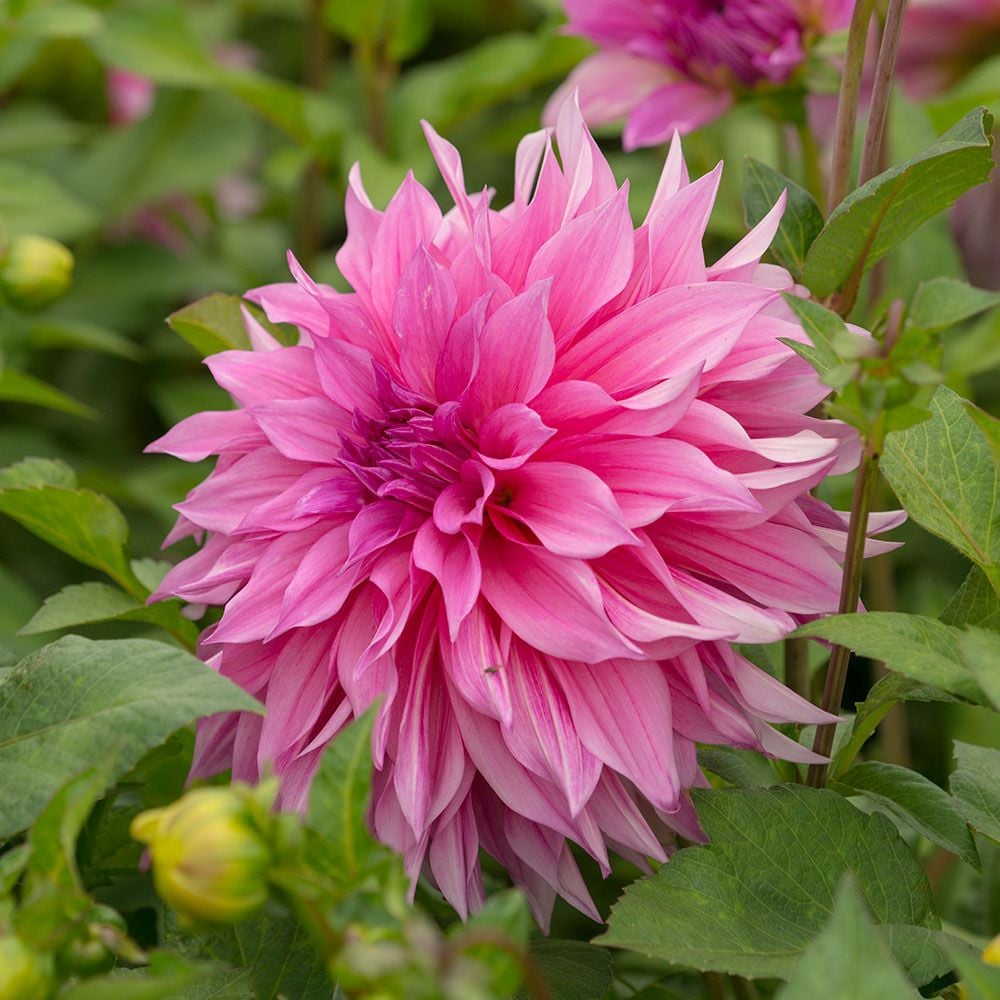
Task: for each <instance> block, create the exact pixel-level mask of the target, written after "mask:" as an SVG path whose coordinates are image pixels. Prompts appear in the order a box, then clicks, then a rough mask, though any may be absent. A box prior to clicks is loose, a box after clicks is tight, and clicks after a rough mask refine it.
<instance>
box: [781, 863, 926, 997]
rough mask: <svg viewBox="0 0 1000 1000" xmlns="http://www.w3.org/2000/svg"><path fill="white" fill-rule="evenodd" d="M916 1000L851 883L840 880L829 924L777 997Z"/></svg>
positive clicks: (850, 881)
mask: <svg viewBox="0 0 1000 1000" xmlns="http://www.w3.org/2000/svg"><path fill="white" fill-rule="evenodd" d="M821 996H829V997H844V998H845V1000H846V998H847V997H850V998H851V1000H915V998H916V996H917V994H916V992H915V990H914V989H913V988H912V987H911V986H910V985H909V983H907V981H906V979H905V977H904V976H903V973H902V971H901V970H900V968H899V966H898V965H896V963H895V961H894V960H893V957H892V955H891V954H890V953H889V951H888V949H887V948H885V947H884V946H883V945H882V943H881V942H880V941H879V939H878V937H877V936H876V934H875V926H874V924H873V923H872V921H871V918H870V917H869V916H868V914H867V912H866V911H865V905H864V903H863V902H862V901H861V898H860V896H859V894H858V890H857V888H856V886H855V885H854V884H853V882H852V880H851V879H850V878H845V879H844V881H843V882H842V883H841V885H840V888H839V889H838V891H837V898H836V902H835V903H834V908H833V913H832V914H831V916H830V920H829V923H827V925H826V926H825V927H824V928H823V930H822V932H821V933H820V934H819V935H818V936H817V938H816V940H815V941H814V942H813V944H812V945H811V946H810V948H809V950H808V951H807V952H806V953H805V954H804V955H803V956H802V958H801V960H800V961H799V963H798V965H797V966H796V967H795V971H794V972H793V973H792V976H791V979H790V980H789V982H788V985H787V986H785V987H784V988H783V989H782V990H781V991H780V992H779V993H778V1000H815V998H816V997H821Z"/></svg>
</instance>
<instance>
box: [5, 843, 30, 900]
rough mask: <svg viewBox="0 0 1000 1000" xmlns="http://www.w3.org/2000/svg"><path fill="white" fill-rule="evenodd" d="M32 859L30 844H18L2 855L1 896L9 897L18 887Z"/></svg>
mask: <svg viewBox="0 0 1000 1000" xmlns="http://www.w3.org/2000/svg"><path fill="white" fill-rule="evenodd" d="M30 857H31V847H30V845H28V844H18V845H17V846H16V847H11V848H10V849H9V850H6V851H4V853H3V854H0V896H7V895H9V894H10V892H11V890H12V889H13V888H14V886H15V885H17V881H18V879H19V878H20V877H21V874H22V873H23V872H24V869H25V868H27V866H28V860H29V858H30Z"/></svg>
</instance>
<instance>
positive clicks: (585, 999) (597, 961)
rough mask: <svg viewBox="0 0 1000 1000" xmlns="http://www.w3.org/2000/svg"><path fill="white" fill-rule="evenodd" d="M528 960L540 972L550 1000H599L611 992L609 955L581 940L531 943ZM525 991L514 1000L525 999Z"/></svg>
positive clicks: (527, 995) (611, 977)
mask: <svg viewBox="0 0 1000 1000" xmlns="http://www.w3.org/2000/svg"><path fill="white" fill-rule="evenodd" d="M531 957H532V959H534V961H535V964H536V965H537V966H538V968H539V969H540V970H541V973H542V978H543V979H544V980H545V985H546V986H548V988H549V993H550V995H551V997H552V1000H602V998H603V997H604V996H606V994H607V992H608V990H609V989H611V982H612V979H613V978H614V976H613V963H612V961H611V953H610V952H608V951H606V950H605V949H604V948H595V947H594V945H592V944H585V943H584V942H583V941H558V940H555V939H552V938H544V939H540V940H536V941H532V942H531ZM530 996H531V994H530V993H529V992H528V991H527V989H526V988H524V987H522V988H521V989H520V990H518V992H517V994H516V998H515V1000H528V998H529V997H530Z"/></svg>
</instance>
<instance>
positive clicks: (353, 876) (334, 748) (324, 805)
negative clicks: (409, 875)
mask: <svg viewBox="0 0 1000 1000" xmlns="http://www.w3.org/2000/svg"><path fill="white" fill-rule="evenodd" d="M374 722H375V713H374V710H369V711H368V712H367V713H366V714H365V715H363V716H361V717H360V718H358V719H355V721H354V722H352V723H351V724H350V725H349V726H347V727H346V728H344V729H343V730H341V732H340V733H338V734H337V736H336V737H334V739H333V740H332V741H331V743H330V744H329V746H327V748H326V749H325V750H324V751H323V757H322V759H321V760H320V764H319V768H318V770H317V771H316V776H315V777H314V778H313V783H312V786H311V788H310V793H309V812H308V814H307V816H306V826H308V827H309V829H310V830H312V831H313V832H314V833H315V834H316V837H315V838H314V839H313V840H311V842H310V844H309V848H308V857H309V860H310V862H311V863H312V864H313V865H314V866H315V867H316V868H317V869H318V870H319V871H321V872H322V873H323V874H324V875H326V876H327V877H328V878H331V879H333V880H334V881H335V882H336V883H337V884H338V885H341V886H349V885H352V884H354V883H356V882H357V880H358V879H359V878H360V877H361V876H362V875H363V873H364V872H365V870H366V869H367V868H368V866H369V865H370V864H371V863H372V861H373V859H375V858H376V857H378V856H384V855H383V852H382V849H381V848H380V847H379V846H378V845H377V844H376V843H375V841H374V840H373V839H372V837H371V834H370V833H369V832H368V826H367V823H366V822H365V814H366V812H367V809H368V799H369V797H370V795H371V773H372V751H371V733H372V726H373V725H374Z"/></svg>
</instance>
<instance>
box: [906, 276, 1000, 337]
mask: <svg viewBox="0 0 1000 1000" xmlns="http://www.w3.org/2000/svg"><path fill="white" fill-rule="evenodd" d="M995 306H1000V292H987V291H984V290H983V289H981V288H973V286H972V285H969V284H967V283H966V282H964V281H959V280H958V279H957V278H932V279H931V280H930V281H925V282H924V283H923V284H922V285H920V287H919V288H918V289H917V292H916V295H914V296H913V301H912V302H911V303H910V308H909V310H908V312H907V314H906V322H907V324H908V325H911V326H916V327H919V328H920V329H921V330H926V331H929V332H937V331H939V330H946V329H948V327H950V326H955V324H956V323H961V322H962V321H963V320H966V319H970V318H971V317H973V316H976V315H978V314H979V313H981V312H985V311H986V310H987V309H993V308H994V307H995Z"/></svg>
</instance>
